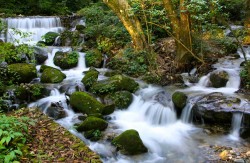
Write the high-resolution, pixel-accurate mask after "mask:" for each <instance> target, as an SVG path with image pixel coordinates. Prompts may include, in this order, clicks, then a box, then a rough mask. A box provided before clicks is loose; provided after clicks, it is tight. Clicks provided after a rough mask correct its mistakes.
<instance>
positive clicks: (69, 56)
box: [53, 51, 79, 69]
mask: <svg viewBox="0 0 250 163" xmlns="http://www.w3.org/2000/svg"><path fill="white" fill-rule="evenodd" d="M78 58H79V53H78V52H76V51H72V52H62V51H58V52H56V54H55V57H54V59H53V60H54V64H55V65H56V66H59V67H60V68H61V69H70V68H73V67H76V66H77V63H78Z"/></svg>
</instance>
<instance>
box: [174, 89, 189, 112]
mask: <svg viewBox="0 0 250 163" xmlns="http://www.w3.org/2000/svg"><path fill="white" fill-rule="evenodd" d="M172 101H173V103H174V106H175V108H176V111H177V115H178V116H179V115H180V114H181V112H182V110H183V109H184V107H185V106H186V103H187V95H186V94H185V93H183V92H179V91H177V92H175V93H174V94H173V95H172Z"/></svg>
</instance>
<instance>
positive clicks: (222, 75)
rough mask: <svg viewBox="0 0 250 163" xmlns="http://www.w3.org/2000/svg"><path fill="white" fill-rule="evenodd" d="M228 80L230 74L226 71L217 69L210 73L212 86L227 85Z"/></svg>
mask: <svg viewBox="0 0 250 163" xmlns="http://www.w3.org/2000/svg"><path fill="white" fill-rule="evenodd" d="M228 80H229V75H228V73H227V72H226V71H217V72H213V73H211V75H210V81H211V86H212V87H214V88H220V87H225V86H226V84H227V82H228Z"/></svg>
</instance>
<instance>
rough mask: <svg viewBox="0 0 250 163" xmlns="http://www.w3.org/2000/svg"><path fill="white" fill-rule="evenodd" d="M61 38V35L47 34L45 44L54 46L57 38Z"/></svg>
mask: <svg viewBox="0 0 250 163" xmlns="http://www.w3.org/2000/svg"><path fill="white" fill-rule="evenodd" d="M58 36H59V33H56V32H47V33H46V34H45V35H44V39H45V44H46V45H48V46H50V45H53V44H54V42H55V40H56V38H57V37H58Z"/></svg>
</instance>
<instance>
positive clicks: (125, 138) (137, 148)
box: [112, 129, 148, 155]
mask: <svg viewBox="0 0 250 163" xmlns="http://www.w3.org/2000/svg"><path fill="white" fill-rule="evenodd" d="M112 144H113V145H114V146H116V147H117V148H118V150H120V151H121V153H122V154H125V155H137V154H142V153H146V152H148V149H147V148H146V147H145V145H144V144H143V142H142V140H141V138H140V136H139V133H138V132H137V131H136V130H133V129H132V130H127V131H125V132H123V133H122V134H120V135H119V136H117V137H115V138H114V139H113V141H112Z"/></svg>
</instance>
